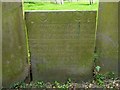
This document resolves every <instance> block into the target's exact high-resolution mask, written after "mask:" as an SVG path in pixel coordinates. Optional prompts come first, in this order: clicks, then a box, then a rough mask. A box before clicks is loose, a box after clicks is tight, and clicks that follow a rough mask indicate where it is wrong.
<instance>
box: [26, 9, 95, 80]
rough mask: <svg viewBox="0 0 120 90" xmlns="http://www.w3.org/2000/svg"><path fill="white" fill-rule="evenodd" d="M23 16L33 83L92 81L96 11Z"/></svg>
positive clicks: (43, 13) (56, 12)
mask: <svg viewBox="0 0 120 90" xmlns="http://www.w3.org/2000/svg"><path fill="white" fill-rule="evenodd" d="M25 17H26V25H27V29H28V36H29V45H30V52H31V63H32V74H33V80H43V81H54V80H58V81H65V80H66V79H67V78H71V79H73V80H76V81H79V80H88V79H91V77H92V66H93V53H94V47H95V27H96V11H46V12H39V11H34V12H32V11H28V12H26V14H25Z"/></svg>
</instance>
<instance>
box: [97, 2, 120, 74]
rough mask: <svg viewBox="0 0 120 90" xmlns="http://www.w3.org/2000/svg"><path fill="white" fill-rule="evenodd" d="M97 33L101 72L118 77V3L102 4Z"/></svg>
mask: <svg viewBox="0 0 120 90" xmlns="http://www.w3.org/2000/svg"><path fill="white" fill-rule="evenodd" d="M99 5H100V6H99V15H98V31H97V43H96V46H97V53H98V56H99V59H98V61H99V65H100V66H101V72H102V73H106V72H111V71H112V72H114V73H115V74H116V75H118V3H117V2H104V3H102V2H100V4H99Z"/></svg>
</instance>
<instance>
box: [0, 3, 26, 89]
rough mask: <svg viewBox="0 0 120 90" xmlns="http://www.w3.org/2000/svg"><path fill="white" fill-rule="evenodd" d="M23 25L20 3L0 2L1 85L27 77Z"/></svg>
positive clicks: (5, 85)
mask: <svg viewBox="0 0 120 90" xmlns="http://www.w3.org/2000/svg"><path fill="white" fill-rule="evenodd" d="M27 58H28V57H27V48H26V37H25V24H24V21H23V10H22V3H21V2H2V85H3V87H8V86H9V85H10V84H12V83H14V82H18V81H23V80H24V79H25V77H26V76H27V75H28V59H27Z"/></svg>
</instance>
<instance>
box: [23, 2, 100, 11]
mask: <svg viewBox="0 0 120 90" xmlns="http://www.w3.org/2000/svg"><path fill="white" fill-rule="evenodd" d="M24 10H98V3H94V4H92V5H90V4H89V2H86V3H83V2H72V3H70V2H65V3H64V4H63V5H59V4H55V3H50V2H34V3H33V2H31V3H28V2H25V3H24Z"/></svg>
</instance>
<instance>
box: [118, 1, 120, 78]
mask: <svg viewBox="0 0 120 90" xmlns="http://www.w3.org/2000/svg"><path fill="white" fill-rule="evenodd" d="M118 18H119V19H118V43H119V45H120V34H119V33H120V1H119V5H118ZM118 68H120V47H119V53H118ZM118 72H119V73H118V76H119V77H120V69H118Z"/></svg>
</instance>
